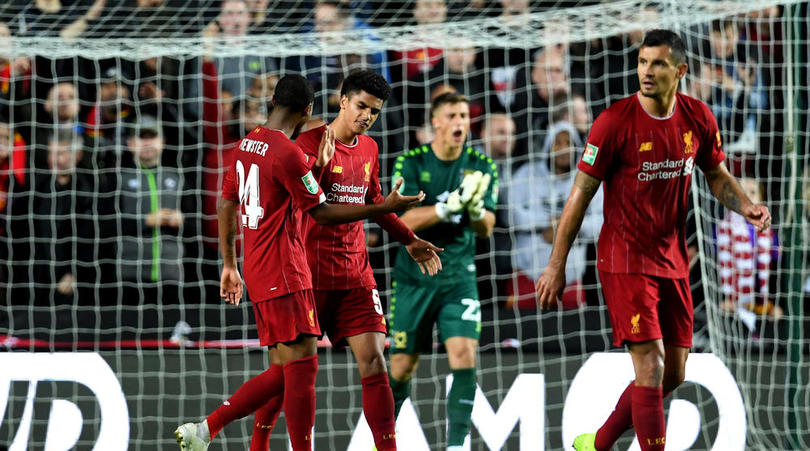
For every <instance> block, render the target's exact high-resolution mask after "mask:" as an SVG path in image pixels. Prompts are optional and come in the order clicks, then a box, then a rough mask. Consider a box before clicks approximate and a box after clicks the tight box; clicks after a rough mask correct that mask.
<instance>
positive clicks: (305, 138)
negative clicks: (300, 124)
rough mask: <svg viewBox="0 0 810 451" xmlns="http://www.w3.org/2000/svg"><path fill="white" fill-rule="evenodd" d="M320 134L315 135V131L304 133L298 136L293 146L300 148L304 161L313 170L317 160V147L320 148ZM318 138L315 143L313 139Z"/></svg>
mask: <svg viewBox="0 0 810 451" xmlns="http://www.w3.org/2000/svg"><path fill="white" fill-rule="evenodd" d="M320 136H321V134H320V133H315V131H309V132H306V133H302V134H300V135H299V136H298V139H296V140H295V144H296V145H297V146H298V147H300V148H301V151H303V152H304V155H305V157H304V158H305V159H306V162H307V165H308V166H309V167H310V168H312V169H316V168H315V161H317V160H318V147H319V146H320V144H321V143H320ZM316 137H317V138H318V140H317V141H316V139H315V138H316Z"/></svg>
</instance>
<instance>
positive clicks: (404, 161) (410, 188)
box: [391, 153, 419, 196]
mask: <svg viewBox="0 0 810 451" xmlns="http://www.w3.org/2000/svg"><path fill="white" fill-rule="evenodd" d="M406 155H407V153H406ZM406 155H400V156H398V157H397V159H396V161H395V162H394V175H393V177H391V186H392V187H393V186H396V183H397V180H399V179H400V178H402V180H403V182H402V187H400V189H399V192H400V194H402V195H403V196H415V195H417V194H419V179H418V178H417V177H416V172H417V169H416V162H415V161H414V157H413V156H406Z"/></svg>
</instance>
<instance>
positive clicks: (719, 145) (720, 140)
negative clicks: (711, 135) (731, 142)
mask: <svg viewBox="0 0 810 451" xmlns="http://www.w3.org/2000/svg"><path fill="white" fill-rule="evenodd" d="M716 136H717V147H723V140H722V139H720V132H719V131H718V132H717V135H716Z"/></svg>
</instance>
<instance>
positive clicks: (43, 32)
mask: <svg viewBox="0 0 810 451" xmlns="http://www.w3.org/2000/svg"><path fill="white" fill-rule="evenodd" d="M87 3H88V2H85V1H83V0H39V1H36V2H28V3H27V5H26V6H25V8H23V9H22V11H20V12H19V13H18V14H17V15H15V17H14V20H12V21H11V22H10V23H9V25H10V28H11V29H12V32H13V33H14V35H15V36H25V37H30V36H47V37H57V36H58V37H61V38H63V39H74V38H77V37H79V36H81V35H82V34H83V33H85V32H86V31H87V30H88V29H89V28H91V27H92V26H93V24H94V23H95V22H96V20H97V19H98V18H99V17H101V14H102V12H103V11H104V7H105V5H106V4H107V0H94V1H93V2H92V4H90V5H88V4H87Z"/></svg>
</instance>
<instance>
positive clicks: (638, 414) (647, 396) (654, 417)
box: [632, 386, 667, 451]
mask: <svg viewBox="0 0 810 451" xmlns="http://www.w3.org/2000/svg"><path fill="white" fill-rule="evenodd" d="M632 391H633V395H632V397H633V407H632V409H633V426H634V427H635V429H636V436H637V437H638V443H639V445H641V451H656V450H658V451H660V450H663V449H664V443H665V442H666V434H667V422H666V419H665V418H664V394H663V392H662V389H661V387H639V386H635V387H634V388H633V390H632Z"/></svg>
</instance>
